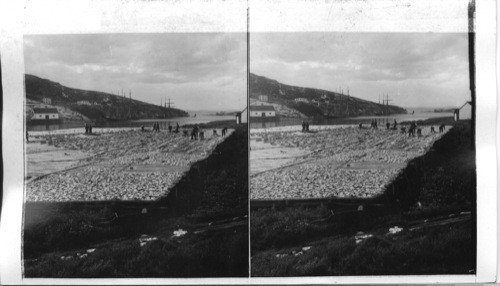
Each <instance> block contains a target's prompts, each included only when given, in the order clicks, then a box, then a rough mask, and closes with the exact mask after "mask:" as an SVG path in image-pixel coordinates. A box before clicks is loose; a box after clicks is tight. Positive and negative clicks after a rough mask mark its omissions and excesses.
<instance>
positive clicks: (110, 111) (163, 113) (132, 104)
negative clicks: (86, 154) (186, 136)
mask: <svg viewBox="0 0 500 286" xmlns="http://www.w3.org/2000/svg"><path fill="white" fill-rule="evenodd" d="M25 88H26V97H27V99H28V100H30V101H33V102H39V103H40V104H41V103H42V102H43V99H44V98H50V99H51V101H52V103H51V105H52V106H56V107H61V108H66V109H70V110H73V111H75V112H78V113H80V114H82V115H84V116H85V117H87V118H89V119H91V120H98V121H105V120H131V119H132V120H134V119H143V118H172V117H184V116H189V114H188V113H187V112H186V111H184V110H180V109H176V108H164V107H161V106H158V105H153V104H149V103H146V102H142V101H139V100H135V99H129V98H128V97H121V96H117V95H114V94H109V93H105V92H99V91H89V90H81V89H76V88H71V87H66V86H63V85H61V84H60V83H57V82H53V81H50V80H47V79H43V78H40V77H37V76H34V75H30V74H26V75H25Z"/></svg>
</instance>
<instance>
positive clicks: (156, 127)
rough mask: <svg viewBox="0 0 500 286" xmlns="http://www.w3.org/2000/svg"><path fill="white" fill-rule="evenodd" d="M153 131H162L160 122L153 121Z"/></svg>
mask: <svg viewBox="0 0 500 286" xmlns="http://www.w3.org/2000/svg"><path fill="white" fill-rule="evenodd" d="M153 132H160V123H159V122H155V123H153Z"/></svg>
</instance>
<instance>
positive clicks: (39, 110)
mask: <svg viewBox="0 0 500 286" xmlns="http://www.w3.org/2000/svg"><path fill="white" fill-rule="evenodd" d="M33 112H35V113H59V112H58V111H57V108H33Z"/></svg>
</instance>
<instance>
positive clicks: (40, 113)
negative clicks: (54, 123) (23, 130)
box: [31, 108, 59, 120]
mask: <svg viewBox="0 0 500 286" xmlns="http://www.w3.org/2000/svg"><path fill="white" fill-rule="evenodd" d="M31 119H32V120H58V119H59V112H58V111H57V108H33V117H31Z"/></svg>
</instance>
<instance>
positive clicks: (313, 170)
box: [250, 126, 449, 200]
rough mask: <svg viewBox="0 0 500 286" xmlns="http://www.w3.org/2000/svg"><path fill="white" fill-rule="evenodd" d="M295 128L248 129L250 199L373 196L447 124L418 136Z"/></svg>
mask: <svg viewBox="0 0 500 286" xmlns="http://www.w3.org/2000/svg"><path fill="white" fill-rule="evenodd" d="M300 129H301V127H300V126H295V127H287V128H274V129H273V128H271V129H267V130H265V131H262V130H259V129H257V130H251V132H250V135H251V137H250V146H251V153H250V168H251V169H250V173H251V178H250V190H251V191H250V192H251V199H254V200H255V199H304V198H325V197H339V198H369V197H374V196H376V195H378V194H381V193H382V192H383V191H384V188H385V186H387V185H388V184H389V183H390V182H391V181H392V180H393V179H394V178H395V177H396V176H397V175H398V173H399V172H400V171H401V170H402V169H403V168H404V167H405V166H406V164H407V163H408V162H409V161H410V160H412V159H414V158H416V157H418V156H421V155H423V154H424V153H426V152H427V151H428V149H429V148H430V147H431V146H432V144H433V143H434V142H435V141H436V140H437V139H439V138H440V137H441V136H442V135H444V134H445V133H446V131H447V130H448V129H449V128H446V131H445V132H444V133H431V132H430V127H423V128H422V137H408V134H402V133H401V132H399V131H396V130H386V129H377V130H373V129H360V128H357V127H346V126H330V127H328V126H321V127H316V128H315V127H314V126H312V127H311V129H310V130H311V132H309V133H302V132H301V131H300ZM263 153H267V154H266V155H265V156H263ZM280 154H281V156H280ZM284 154H290V156H284ZM264 157H267V158H264Z"/></svg>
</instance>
